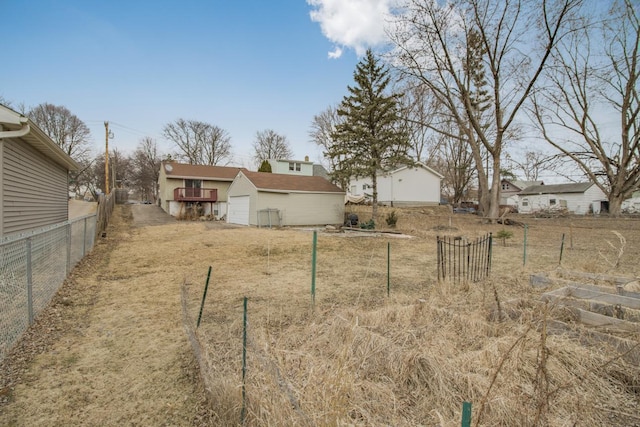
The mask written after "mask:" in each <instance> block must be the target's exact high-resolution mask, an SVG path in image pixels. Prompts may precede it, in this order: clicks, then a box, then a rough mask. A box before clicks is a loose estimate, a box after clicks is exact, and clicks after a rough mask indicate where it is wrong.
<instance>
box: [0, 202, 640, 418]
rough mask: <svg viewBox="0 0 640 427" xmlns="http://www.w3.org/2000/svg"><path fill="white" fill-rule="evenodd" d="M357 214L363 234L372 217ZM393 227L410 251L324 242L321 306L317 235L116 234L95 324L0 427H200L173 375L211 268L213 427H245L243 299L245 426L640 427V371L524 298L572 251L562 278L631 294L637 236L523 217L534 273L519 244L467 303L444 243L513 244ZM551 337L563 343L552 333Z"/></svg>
mask: <svg viewBox="0 0 640 427" xmlns="http://www.w3.org/2000/svg"><path fill="white" fill-rule="evenodd" d="M350 209H353V210H357V211H358V213H359V215H360V219H361V220H363V221H366V220H368V219H369V218H368V217H367V212H370V210H369V209H370V208H362V207H356V208H350ZM389 210H390V209H388V208H385V209H381V213H380V218H379V219H377V220H376V224H378V225H379V226H382V227H383V228H384V227H385V226H386V224H385V222H384V215H386V213H387V212H388V211H389ZM396 211H397V213H398V223H397V228H396V229H397V230H399V231H401V232H404V233H406V234H408V235H411V236H413V237H412V238H410V239H407V238H399V237H398V236H394V235H386V234H382V235H380V234H378V235H367V234H354V235H351V234H349V235H345V234H330V233H322V232H321V233H319V236H318V260H317V279H316V303H315V306H312V304H311V295H310V287H311V276H310V273H311V247H312V232H311V230H300V229H282V230H275V229H274V230H268V229H255V228H237V229H219V228H216V227H215V224H205V223H177V224H173V225H167V226H160V227H148V228H144V229H140V230H139V231H135V232H134V233H133V234H132V235H128V234H127V229H124V230H123V231H122V234H121V235H119V236H118V239H119V240H120V242H119V244H118V247H117V248H116V249H115V250H114V252H113V253H112V254H111V256H110V259H109V260H108V263H107V264H106V267H105V268H106V270H104V271H102V272H101V273H99V274H98V273H97V274H96V276H95V280H96V281H97V282H98V283H99V284H100V286H101V287H102V289H101V290H100V292H99V300H100V301H103V302H104V306H103V307H102V308H101V309H100V310H97V311H96V312H94V313H92V315H91V317H90V319H88V322H89V324H90V326H89V327H88V329H87V330H86V331H85V332H84V333H83V338H82V339H80V337H78V338H77V342H76V341H75V340H71V341H62V342H59V344H58V345H57V346H56V347H55V351H54V352H53V354H50V355H44V356H43V357H42V358H39V359H38V361H37V363H36V365H35V367H34V370H35V373H33V374H32V375H34V378H33V379H32V380H30V381H29V382H28V383H27V384H26V385H25V386H24V387H22V388H20V389H19V390H17V391H16V393H15V395H14V401H13V403H11V404H9V405H8V406H7V407H6V408H3V409H7V411H8V412H6V413H7V414H9V415H0V424H2V422H3V421H6V420H21V421H22V420H26V421H32V420H34V419H37V418H35V417H36V416H37V415H36V414H38V413H40V412H39V411H40V410H41V407H42V406H44V408H45V409H46V410H45V411H44V412H43V413H44V414H48V415H49V416H50V415H51V414H54V415H55V416H56V417H58V418H57V420H60V421H61V422H64V421H66V422H69V423H71V424H73V423H74V422H73V420H77V419H78V418H77V417H78V416H79V415H78V414H79V413H83V414H84V415H85V417H86V418H85V419H84V420H85V421H87V420H88V421H87V422H85V424H87V425H98V424H100V423H101V421H107V422H103V424H113V422H116V421H122V420H128V423H130V424H153V425H156V424H162V423H169V424H174V425H188V424H189V423H194V421H193V418H189V416H188V414H189V411H193V410H194V408H197V405H196V404H194V401H197V400H198V399H197V398H196V397H194V396H192V395H191V394H189V395H188V396H187V400H188V401H187V402H186V403H185V402H184V396H180V393H194V391H193V390H189V388H188V387H186V388H185V384H184V383H183V382H184V379H183V378H184V374H181V373H180V372H181V369H180V367H179V366H178V367H176V364H179V355H180V354H183V352H184V351H186V348H187V344H186V338H185V337H184V332H183V331H182V330H181V327H180V325H179V320H178V319H179V317H180V315H179V304H178V301H179V296H180V292H179V287H180V285H181V284H182V283H185V282H186V289H187V293H188V310H189V313H190V315H191V317H192V318H193V319H195V318H197V313H198V310H199V304H200V300H201V298H202V291H203V288H204V282H205V279H206V273H207V269H208V267H209V266H210V265H211V266H212V268H213V273H212V278H211V282H210V285H209V290H208V295H207V301H206V304H205V307H204V313H203V319H202V324H201V326H200V328H199V330H198V336H199V339H200V342H201V343H202V345H203V355H204V356H203V357H205V358H206V362H207V365H208V366H209V368H208V369H207V371H206V372H203V373H202V374H203V375H204V376H205V379H206V381H205V383H206V384H207V386H208V388H209V389H208V393H209V396H210V397H211V399H210V401H209V407H210V408H211V412H212V415H211V418H210V419H209V422H210V424H211V425H238V424H239V421H240V409H241V407H242V399H241V369H242V330H243V328H242V314H243V313H242V300H243V297H245V296H246V297H248V298H249V304H248V306H249V309H248V316H249V328H248V332H249V342H248V363H247V384H246V392H247V425H256V426H257V425H303V426H307V425H308V426H316V425H318V426H320V425H321V426H324V425H329V426H331V425H367V426H369V425H375V426H378V425H394V426H414V425H443V426H444V425H446V426H449V425H451V426H453V425H459V424H460V416H461V408H462V402H463V401H469V402H472V404H473V422H474V424H475V423H477V422H480V424H481V425H522V426H527V425H629V423H631V425H632V423H634V422H635V423H639V422H640V419H639V418H638V415H637V414H638V408H639V406H638V405H639V396H640V391H639V389H638V384H639V382H640V368H639V367H638V366H633V365H630V364H629V363H627V362H625V361H624V359H622V358H620V357H618V353H617V352H616V351H615V350H614V349H612V348H610V347H609V346H608V345H607V344H605V343H602V342H590V341H589V339H588V338H587V337H586V335H583V333H582V332H583V331H584V328H583V327H582V326H580V325H575V324H573V325H572V324H571V322H570V321H571V318H570V316H568V315H567V314H566V313H565V312H564V311H563V310H562V309H561V308H559V307H553V306H548V307H547V306H545V305H544V304H543V303H541V302H539V296H540V294H541V292H542V291H541V290H538V289H534V288H532V287H530V286H529V284H528V275H529V274H530V273H532V272H539V271H550V270H553V269H555V268H556V267H557V265H558V260H559V251H560V243H561V236H562V233H566V242H565V253H564V256H563V260H562V265H563V267H564V268H567V269H574V270H579V271H587V272H597V273H615V274H617V275H628V276H639V275H640V266H638V263H637V259H638V258H639V257H640V245H639V244H638V242H639V241H640V223H639V222H638V221H637V220H635V221H634V220H616V221H611V220H605V219H599V218H562V219H553V220H550V219H537V220H536V219H528V218H524V217H519V218H518V219H519V220H521V221H525V222H526V223H528V225H529V228H528V236H527V240H528V248H527V254H528V258H527V262H526V265H524V266H523V239H524V230H523V229H522V228H510V230H511V231H513V232H514V236H513V238H511V239H509V240H508V241H507V242H506V246H502V245H494V252H493V253H494V258H493V271H492V276H491V279H490V280H487V281H485V282H483V283H479V284H472V285H470V286H467V287H465V286H456V285H454V284H451V283H447V282H444V283H438V282H437V280H436V274H435V273H436V266H435V261H436V243H435V237H436V236H437V235H445V234H446V235H451V236H466V237H479V236H482V235H484V234H485V233H487V232H494V233H496V232H497V231H498V230H500V229H502V228H504V226H502V225H493V224H485V223H483V222H482V220H481V219H479V218H478V217H476V216H470V215H450V214H448V213H447V211H446V210H444V209H443V208H438V209H436V210H433V209H429V208H424V209H420V208H416V209H402V210H400V209H396ZM208 226H209V227H208ZM611 230H616V231H618V232H620V233H622V234H623V235H624V236H625V237H626V241H627V244H626V247H625V250H624V254H623V255H622V256H621V257H620V258H619V265H618V267H617V268H615V269H612V267H611V266H610V265H608V264H606V263H604V262H603V261H602V257H601V255H600V254H599V252H598V248H600V250H601V252H603V253H605V252H604V251H607V250H613V248H607V245H606V243H605V241H606V239H610V236H611ZM570 233H571V234H572V236H571V239H570V236H569V234H570ZM570 240H571V242H570ZM387 242H390V243H391V258H392V259H391V296H390V297H387V295H386V286H387V276H386V272H387V264H386V254H387ZM617 253H618V252H616V253H615V254H614V253H613V252H611V256H613V257H614V258H615V257H617ZM498 305H500V310H499V311H498ZM548 319H559V320H564V321H568V322H569V324H570V327H569V328H568V329H566V330H565V331H564V333H557V332H555V331H547V330H546V329H545V328H544V327H543V325H545V324H546V320H548ZM110 334H111V335H110ZM627 338H629V339H635V340H638V336H637V335H635V336H634V335H630V336H627ZM47 364H48V365H47ZM63 365H64V366H63ZM89 367H90V369H89ZM49 368H51V369H52V372H53V373H55V378H54V377H49V376H48V374H46V373H47V372H48V371H49ZM165 376H166V377H168V378H163V377H165ZM192 380H193V379H192ZM174 388H175V389H177V390H175V389H174ZM54 390H58V391H54ZM196 392H197V390H196ZM54 393H55V394H56V396H53V394H54ZM91 393H92V394H91ZM82 396H91V398H90V399H88V401H82V398H81V397H82ZM65 398H66V399H68V400H69V402H70V403H68V404H67V403H64V402H65ZM178 402H182V403H180V404H178ZM99 407H100V408H103V409H101V410H99V409H98V408H99ZM168 407H171V408H172V410H173V411H174V412H168V409H167V408H168ZM104 408H108V409H104ZM107 410H108V411H111V412H112V415H110V416H108V415H107V414H106V413H105V411H107ZM136 411H137V412H138V414H136ZM140 413H143V414H144V416H143V415H140ZM167 414H169V415H167ZM170 414H173V415H170ZM169 416H171V417H172V418H166V419H165V418H163V417H169ZM74 417H76V418H74ZM167 420H169V421H167ZM109 421H111V422H112V423H110V422H109ZM126 423H127V421H125V424H126ZM19 424H20V425H24V424H28V423H19ZM45 424H46V423H45ZM76 424H77V423H76Z"/></svg>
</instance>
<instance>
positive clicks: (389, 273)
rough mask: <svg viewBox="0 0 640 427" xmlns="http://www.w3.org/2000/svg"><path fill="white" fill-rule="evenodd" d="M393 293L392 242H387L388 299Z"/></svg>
mask: <svg viewBox="0 0 640 427" xmlns="http://www.w3.org/2000/svg"><path fill="white" fill-rule="evenodd" d="M390 292H391V242H387V297H388V296H389V294H390Z"/></svg>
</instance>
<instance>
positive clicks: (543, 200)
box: [518, 182, 608, 215]
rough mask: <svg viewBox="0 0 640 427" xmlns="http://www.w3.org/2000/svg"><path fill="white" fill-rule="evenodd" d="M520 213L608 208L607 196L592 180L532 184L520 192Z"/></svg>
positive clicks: (584, 212) (596, 210)
mask: <svg viewBox="0 0 640 427" xmlns="http://www.w3.org/2000/svg"><path fill="white" fill-rule="evenodd" d="M518 197H519V202H520V205H519V207H518V210H519V212H520V213H533V212H539V211H546V210H564V209H566V210H567V211H568V212H570V213H574V214H577V215H584V214H587V213H591V212H592V213H600V212H603V211H606V210H607V209H608V202H607V196H606V195H605V194H604V192H603V191H602V190H601V189H600V188H599V187H598V186H597V185H595V184H594V183H592V182H582V183H577V184H553V185H532V186H530V187H527V188H525V189H524V190H522V191H521V192H520V193H518Z"/></svg>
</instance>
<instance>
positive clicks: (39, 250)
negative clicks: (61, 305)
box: [0, 214, 98, 360]
mask: <svg viewBox="0 0 640 427" xmlns="http://www.w3.org/2000/svg"><path fill="white" fill-rule="evenodd" d="M96 224H97V215H95V214H94V215H88V216H84V217H81V218H77V219H73V220H70V221H66V222H63V223H60V224H56V225H53V226H50V227H46V228H43V229H39V230H37V231H33V232H31V233H28V234H22V235H19V236H14V237H5V238H2V239H0V260H1V261H0V360H2V359H4V357H5V356H6V354H7V353H8V352H9V350H10V349H11V347H12V346H13V345H14V344H15V343H16V341H17V340H18V339H19V338H20V336H21V335H22V333H23V332H24V331H25V330H26V329H27V328H28V327H29V325H31V324H32V323H33V320H34V318H35V316H37V315H38V313H40V312H41V311H42V310H43V309H44V308H45V307H46V306H47V305H48V304H49V302H50V301H51V299H52V298H53V296H54V295H55V294H56V292H57V291H58V289H59V288H60V285H62V283H63V282H64V279H65V278H66V277H67V275H68V274H69V272H70V271H71V270H72V269H73V267H75V265H76V264H77V263H78V262H79V261H80V260H81V259H82V258H83V257H84V256H85V255H86V254H87V253H88V252H89V251H90V250H91V248H92V247H93V245H94V243H95V239H96V234H97V233H98V230H97V229H96Z"/></svg>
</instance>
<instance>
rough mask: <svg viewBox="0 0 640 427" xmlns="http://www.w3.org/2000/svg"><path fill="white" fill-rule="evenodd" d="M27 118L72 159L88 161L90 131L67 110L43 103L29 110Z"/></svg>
mask: <svg viewBox="0 0 640 427" xmlns="http://www.w3.org/2000/svg"><path fill="white" fill-rule="evenodd" d="M27 116H28V117H29V118H30V119H31V120H33V122H34V123H35V124H36V125H38V127H39V128H40V129H42V130H43V131H44V132H45V133H46V134H47V135H49V137H50V138H51V139H52V140H53V141H54V142H55V143H56V144H58V145H59V146H60V148H62V149H63V150H64V152H65V153H67V154H68V155H69V156H70V157H71V158H72V159H74V160H76V161H78V162H81V161H84V160H87V159H88V157H89V155H90V151H91V145H90V138H91V131H90V130H89V128H88V127H87V125H86V124H85V123H84V122H83V121H82V120H80V119H79V118H78V117H77V116H76V115H75V114H72V113H71V111H69V109H68V108H66V107H63V106H61V105H53V104H49V103H43V104H40V105H37V106H35V107H33V108H31V109H30V110H29V111H28V112H27Z"/></svg>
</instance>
